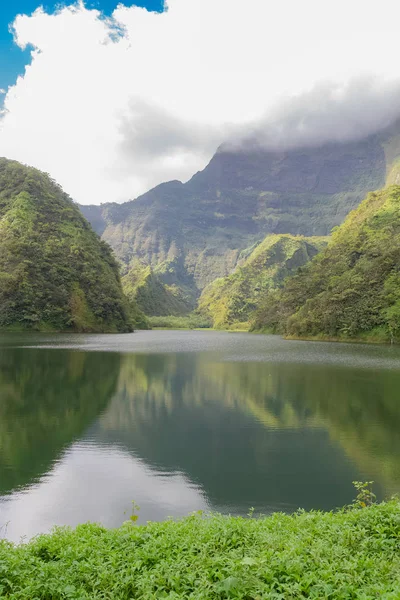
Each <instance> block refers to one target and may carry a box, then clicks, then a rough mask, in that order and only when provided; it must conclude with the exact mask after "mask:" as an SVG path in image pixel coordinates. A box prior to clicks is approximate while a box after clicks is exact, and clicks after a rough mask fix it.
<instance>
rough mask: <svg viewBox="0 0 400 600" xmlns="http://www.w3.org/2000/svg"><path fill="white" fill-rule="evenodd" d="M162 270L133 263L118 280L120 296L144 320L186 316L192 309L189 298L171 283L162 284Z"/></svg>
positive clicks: (182, 290) (181, 288)
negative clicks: (125, 297)
mask: <svg viewBox="0 0 400 600" xmlns="http://www.w3.org/2000/svg"><path fill="white" fill-rule="evenodd" d="M165 270H166V269H165V265H160V266H159V267H158V269H157V271H156V272H155V271H154V270H153V269H152V267H151V266H150V265H145V264H144V263H142V262H141V261H139V260H135V261H133V262H132V264H131V265H130V267H129V270H128V272H127V273H126V274H125V275H124V276H123V277H122V286H123V290H124V293H125V295H126V296H127V298H128V299H129V301H130V302H134V303H136V304H137V305H138V307H139V308H140V310H141V311H142V312H143V313H145V314H146V315H148V316H154V315H157V316H165V315H174V316H179V315H184V314H187V313H188V312H190V310H191V309H192V308H193V304H194V302H193V298H192V294H191V292H190V291H189V292H185V291H184V289H183V287H179V286H178V285H176V284H175V283H171V284H170V285H168V284H167V283H165V282H164V281H163V280H162V275H164V276H165V274H166V273H165ZM168 273H169V272H168Z"/></svg>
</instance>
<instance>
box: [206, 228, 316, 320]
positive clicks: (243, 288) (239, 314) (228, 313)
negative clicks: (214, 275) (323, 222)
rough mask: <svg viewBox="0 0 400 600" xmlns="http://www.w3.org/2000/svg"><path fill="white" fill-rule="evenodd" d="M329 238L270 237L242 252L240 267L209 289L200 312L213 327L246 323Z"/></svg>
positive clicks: (217, 280) (215, 282)
mask: <svg viewBox="0 0 400 600" xmlns="http://www.w3.org/2000/svg"><path fill="white" fill-rule="evenodd" d="M326 243H327V239H326V238H318V237H314V238H304V237H294V236H291V235H288V234H281V235H270V236H267V237H266V238H265V240H263V241H262V242H261V243H260V244H256V247H255V248H250V249H248V250H247V251H243V252H242V253H241V255H240V258H239V261H238V267H237V268H236V270H235V271H234V272H233V273H232V275H228V276H227V277H224V278H220V279H216V280H215V281H214V282H213V283H211V284H210V285H208V286H207V287H206V288H205V289H204V290H203V293H202V295H201V296H200V299H199V305H198V312H199V313H200V314H201V315H203V316H204V317H206V318H208V319H209V320H210V321H211V323H212V324H213V327H215V328H226V327H232V326H238V324H244V325H246V323H247V328H248V327H249V321H250V320H251V318H252V317H253V313H254V311H255V310H256V309H257V307H258V305H259V303H260V301H262V299H263V298H264V297H265V295H267V294H268V293H269V292H271V291H272V290H274V289H276V288H277V287H280V286H281V285H282V283H283V281H284V280H285V279H286V278H287V277H289V276H290V275H292V274H293V273H295V272H296V271H297V269H298V268H300V267H302V266H304V265H305V264H306V263H307V262H309V261H310V260H311V259H312V258H313V257H314V256H315V255H316V254H317V253H318V252H319V250H320V249H321V248H323V247H324V245H326Z"/></svg>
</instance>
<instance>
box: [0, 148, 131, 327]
mask: <svg viewBox="0 0 400 600" xmlns="http://www.w3.org/2000/svg"><path fill="white" fill-rule="evenodd" d="M0 234H1V235H0V282H1V285H0V328H1V329H3V330H4V329H7V330H41V331H100V332H113V331H114V332H116V331H130V330H132V327H133V325H134V323H132V320H135V317H136V316H137V314H138V313H137V308H136V307H135V306H134V305H132V311H133V312H132V314H131V311H130V307H129V304H128V302H127V300H126V298H125V297H124V295H123V292H122V287H121V282H120V275H119V269H118V265H117V262H116V260H115V259H114V257H113V254H112V251H111V249H110V248H109V246H108V244H107V243H106V242H104V241H102V240H100V239H99V238H98V236H97V235H96V233H95V232H94V231H93V230H92V228H91V226H90V225H89V223H88V222H87V221H86V220H85V219H84V218H83V216H82V214H81V213H80V211H79V209H78V207H77V206H76V204H74V203H73V202H72V200H71V199H70V198H69V197H68V196H67V194H65V193H64V192H63V191H62V189H61V188H60V187H59V186H58V185H57V184H56V183H55V182H54V181H52V180H51V179H50V178H49V176H48V175H46V174H44V173H41V172H40V171H37V170H36V169H32V168H29V167H25V166H23V165H21V164H20V163H17V162H14V161H9V160H6V159H0Z"/></svg>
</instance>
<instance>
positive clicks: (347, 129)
mask: <svg viewBox="0 0 400 600" xmlns="http://www.w3.org/2000/svg"><path fill="white" fill-rule="evenodd" d="M399 16H400V6H399V5H398V3H397V2H395V1H394V0H381V2H380V3H379V5H377V4H376V3H375V2H373V1H372V0H352V2H351V3H349V2H348V1H347V0H346V1H345V0H336V1H335V2H333V1H332V2H331V1H330V0H328V1H327V2H321V1H320V0H303V1H302V2H298V0H279V1H278V0H268V1H267V0H246V2H243V1H241V0H169V2H168V4H167V5H166V10H165V12H164V13H161V14H159V13H150V12H147V11H146V10H145V9H142V8H138V7H134V6H133V7H126V6H123V5H119V7H118V8H117V9H116V10H115V11H114V13H113V16H112V19H106V18H104V17H103V16H102V15H101V13H100V12H98V11H96V10H87V9H86V8H85V7H84V4H83V3H79V4H76V5H73V6H70V7H65V8H62V9H60V10H58V11H57V12H55V13H54V14H46V12H44V11H43V10H42V9H38V10H37V11H36V12H35V13H33V15H31V16H27V15H21V16H18V17H17V18H16V20H15V23H14V31H15V39H16V43H18V44H19V45H20V46H21V48H23V47H25V46H26V45H28V44H30V45H32V46H33V48H34V49H33V51H32V62H31V64H30V65H29V66H27V68H26V71H25V74H24V76H23V77H20V78H19V79H18V81H17V82H16V84H15V86H13V87H12V88H10V89H9V90H8V93H7V96H6V100H5V108H6V112H5V114H4V115H0V118H1V121H0V155H7V156H9V157H10V158H16V159H18V160H21V161H24V162H27V163H30V164H32V165H34V166H36V167H39V168H41V169H43V170H45V171H47V172H49V173H51V175H52V176H53V177H55V178H56V179H57V180H58V181H60V183H61V184H62V185H63V186H64V187H65V188H66V189H67V190H68V191H69V192H70V193H71V195H72V196H73V197H74V198H75V199H76V200H79V201H80V202H83V203H93V202H95V203H98V202H104V201H107V200H116V201H122V200H125V199H127V198H129V197H134V196H135V195H137V194H139V193H141V192H143V191H145V190H146V189H148V188H149V187H151V186H153V185H156V184H157V183H159V182H161V181H163V180H165V179H177V178H181V179H186V178H188V177H189V176H190V175H191V174H192V173H193V172H194V171H196V170H198V169H201V168H203V167H204V166H205V164H206V163H207V161H208V160H209V159H210V158H211V155H212V154H213V152H214V150H215V149H216V147H217V146H218V145H219V144H220V143H221V142H223V141H224V140H226V139H229V140H235V141H236V140H237V139H239V140H241V141H243V139H244V138H246V137H247V136H248V132H253V133H256V134H257V139H258V140H259V141H260V142H261V143H262V144H263V145H265V146H267V147H271V148H273V147H293V146H294V145H302V144H303V145H304V144H308V145H309V144H315V143H320V142H324V141H327V140H331V139H333V140H335V139H340V140H343V139H352V138H353V137H360V136H361V135H364V134H366V133H370V132H373V131H375V130H376V129H378V128H380V127H383V126H385V125H386V124H388V123H389V121H390V120H393V119H394V118H395V117H396V116H397V111H398V107H400V103H399V98H400V94H399V83H398V81H399V77H398V59H397V23H398V18H397V17H399ZM326 82H329V83H326ZM399 112H400V111H399Z"/></svg>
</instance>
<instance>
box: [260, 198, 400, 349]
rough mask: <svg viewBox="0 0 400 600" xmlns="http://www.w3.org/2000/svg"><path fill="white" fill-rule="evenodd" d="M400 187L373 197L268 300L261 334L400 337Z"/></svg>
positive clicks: (372, 338)
mask: <svg viewBox="0 0 400 600" xmlns="http://www.w3.org/2000/svg"><path fill="white" fill-rule="evenodd" d="M399 264H400V187H399V186H390V187H388V188H386V189H383V190H381V191H378V192H372V193H370V194H369V195H368V196H367V198H366V199H365V200H364V201H363V202H362V203H361V205H360V206H359V208H357V209H356V210H354V211H353V212H352V213H351V214H350V215H349V216H348V217H347V219H346V220H345V222H344V223H343V225H341V226H340V227H339V228H338V229H337V230H336V231H335V232H334V233H333V236H332V239H331V241H330V243H329V244H328V246H327V247H326V249H325V250H323V251H322V252H321V253H320V254H319V255H318V256H317V257H316V258H315V259H314V260H313V261H312V262H310V263H309V264H308V265H306V266H305V267H303V268H302V269H300V271H299V272H298V274H297V275H295V276H294V277H292V278H290V279H288V280H287V282H286V283H285V285H284V287H283V289H282V290H279V291H275V292H273V293H270V294H268V295H266V296H265V300H264V302H263V303H262V305H261V307H260V309H259V310H258V312H257V315H256V318H255V323H254V327H255V328H256V329H269V330H272V331H276V332H281V333H284V334H286V335H288V336H295V337H310V338H311V337H326V338H334V339H365V340H367V339H370V340H372V341H397V340H398V339H399V337H400V272H399Z"/></svg>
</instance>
